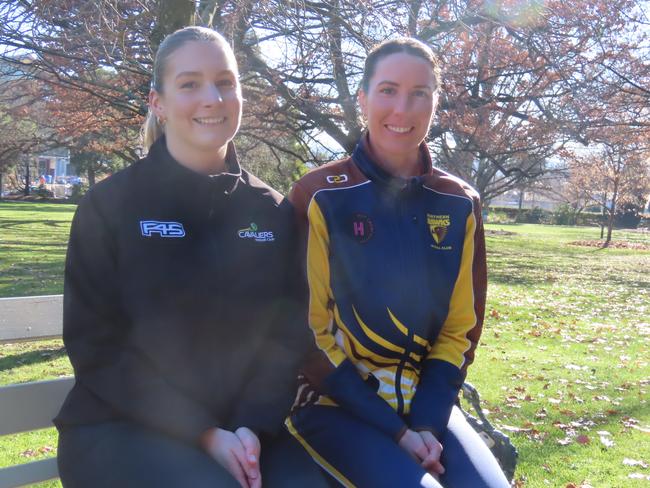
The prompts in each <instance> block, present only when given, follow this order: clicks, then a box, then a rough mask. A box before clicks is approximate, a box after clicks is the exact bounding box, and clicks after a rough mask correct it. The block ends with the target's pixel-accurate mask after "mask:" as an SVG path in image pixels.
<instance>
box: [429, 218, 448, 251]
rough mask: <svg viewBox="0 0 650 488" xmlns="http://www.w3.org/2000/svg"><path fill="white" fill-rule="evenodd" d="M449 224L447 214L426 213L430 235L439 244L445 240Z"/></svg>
mask: <svg viewBox="0 0 650 488" xmlns="http://www.w3.org/2000/svg"><path fill="white" fill-rule="evenodd" d="M450 224H451V219H450V218H449V215H431V214H427V225H428V226H429V231H430V232H431V237H433V240H434V241H435V242H436V244H437V245H440V244H441V243H442V241H444V240H445V237H446V236H447V231H448V230H449V225H450Z"/></svg>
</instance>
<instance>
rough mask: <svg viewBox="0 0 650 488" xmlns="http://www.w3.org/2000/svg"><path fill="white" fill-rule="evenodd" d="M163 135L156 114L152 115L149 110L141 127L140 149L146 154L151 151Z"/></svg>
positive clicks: (163, 130) (163, 131)
mask: <svg viewBox="0 0 650 488" xmlns="http://www.w3.org/2000/svg"><path fill="white" fill-rule="evenodd" d="M164 133H165V129H164V128H163V126H162V124H160V123H159V122H158V118H157V117H156V114H154V113H153V112H152V111H151V109H149V111H148V112H147V118H146V119H145V120H144V124H143V125H142V147H143V148H144V149H145V151H146V152H148V151H149V149H151V146H152V145H153V143H154V142H156V140H157V139H158V138H159V137H160V136H162V135H163V134H164Z"/></svg>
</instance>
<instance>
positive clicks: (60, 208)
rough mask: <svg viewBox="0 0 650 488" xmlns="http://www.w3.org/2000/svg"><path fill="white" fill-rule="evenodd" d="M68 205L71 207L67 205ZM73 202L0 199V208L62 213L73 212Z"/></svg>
mask: <svg viewBox="0 0 650 488" xmlns="http://www.w3.org/2000/svg"><path fill="white" fill-rule="evenodd" d="M68 205H70V206H71V207H69V206H68ZM74 206H76V204H74V203H69V202H66V203H52V202H42V203H33V202H11V201H8V200H2V201H0V210H2V209H7V210H11V211H17V212H63V213H72V212H74Z"/></svg>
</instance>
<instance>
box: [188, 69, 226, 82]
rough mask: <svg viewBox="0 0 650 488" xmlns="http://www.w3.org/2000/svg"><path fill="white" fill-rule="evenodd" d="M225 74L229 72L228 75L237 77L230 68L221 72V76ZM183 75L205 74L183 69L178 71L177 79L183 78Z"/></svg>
mask: <svg viewBox="0 0 650 488" xmlns="http://www.w3.org/2000/svg"><path fill="white" fill-rule="evenodd" d="M223 74H228V75H232V76H235V77H236V75H235V73H234V72H233V71H232V70H229V69H224V70H222V71H220V72H219V76H221V75H223ZM183 76H203V73H202V72H201V71H181V72H180V73H178V74H177V75H176V78H175V79H176V80H177V79H179V78H181V77H183Z"/></svg>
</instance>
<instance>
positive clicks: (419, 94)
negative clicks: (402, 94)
mask: <svg viewBox="0 0 650 488" xmlns="http://www.w3.org/2000/svg"><path fill="white" fill-rule="evenodd" d="M413 96H414V97H423V98H427V97H428V96H429V92H428V91H426V90H415V91H414V92H413Z"/></svg>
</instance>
